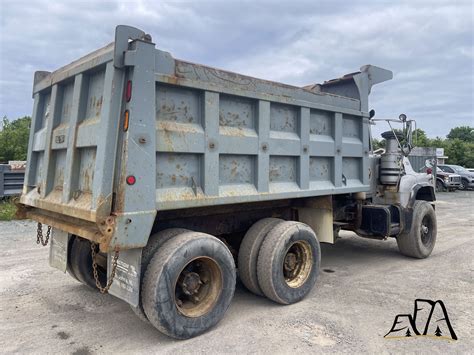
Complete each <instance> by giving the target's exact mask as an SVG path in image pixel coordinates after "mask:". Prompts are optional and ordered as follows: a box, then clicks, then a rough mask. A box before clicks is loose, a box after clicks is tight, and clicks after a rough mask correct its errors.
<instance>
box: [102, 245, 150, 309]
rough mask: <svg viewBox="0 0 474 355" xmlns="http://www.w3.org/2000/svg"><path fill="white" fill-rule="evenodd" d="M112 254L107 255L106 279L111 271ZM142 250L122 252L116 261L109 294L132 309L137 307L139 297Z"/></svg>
mask: <svg viewBox="0 0 474 355" xmlns="http://www.w3.org/2000/svg"><path fill="white" fill-rule="evenodd" d="M113 255H114V253H113V252H112V253H108V254H107V278H109V277H110V271H111V270H112V259H113ZM141 263H142V249H141V248H138V249H128V250H122V251H121V252H120V254H119V258H118V260H117V270H116V272H115V278H114V282H113V283H112V286H110V289H109V293H110V294H111V295H113V296H115V297H118V298H120V299H121V300H124V301H125V302H127V303H129V304H131V305H132V306H134V307H137V306H138V301H139V296H140V271H141Z"/></svg>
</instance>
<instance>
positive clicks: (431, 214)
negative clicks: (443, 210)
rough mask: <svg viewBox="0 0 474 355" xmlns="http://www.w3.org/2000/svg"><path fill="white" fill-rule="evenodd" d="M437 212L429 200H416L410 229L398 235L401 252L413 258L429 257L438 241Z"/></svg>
mask: <svg viewBox="0 0 474 355" xmlns="http://www.w3.org/2000/svg"><path fill="white" fill-rule="evenodd" d="M437 230H438V229H437V223H436V214H435V211H434V209H433V206H431V204H430V203H429V202H427V201H415V204H414V205H413V217H412V223H411V228H410V231H408V232H404V233H402V234H400V235H399V236H398V237H397V244H398V249H399V250H400V253H402V254H403V255H406V256H410V257H412V258H418V259H424V258H427V257H428V256H429V255H430V254H431V252H432V251H433V248H434V246H435V243H436V235H437Z"/></svg>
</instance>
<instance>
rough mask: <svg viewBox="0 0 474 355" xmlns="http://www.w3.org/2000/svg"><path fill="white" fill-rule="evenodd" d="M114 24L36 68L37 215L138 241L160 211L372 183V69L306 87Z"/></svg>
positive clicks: (32, 198)
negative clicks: (108, 39)
mask: <svg viewBox="0 0 474 355" xmlns="http://www.w3.org/2000/svg"><path fill="white" fill-rule="evenodd" d="M119 27H121V29H120V28H118V30H117V34H116V40H115V43H112V44H110V45H108V46H106V47H104V48H102V49H99V50H98V51H96V52H93V53H91V54H89V55H87V56H86V57H84V58H81V59H79V60H78V61H76V62H73V63H71V64H70V65H68V66H66V67H63V68H61V69H59V70H57V71H55V72H53V73H46V72H37V73H36V76H35V85H34V90H33V97H34V110H33V116H32V126H31V134H30V144H29V148H28V149H29V150H28V166H27V170H26V177H25V185H24V189H23V195H22V198H21V202H22V203H23V204H25V205H26V206H28V207H29V213H31V214H35V213H36V214H37V215H38V214H41V215H42V216H43V217H42V218H44V219H43V220H44V221H45V222H50V224H52V223H53V222H54V221H56V223H59V222H58V221H59V220H60V221H61V223H62V226H63V229H64V230H69V231H70V232H72V230H71V228H70V227H68V228H69V229H68V228H66V227H64V226H67V225H74V224H75V225H76V226H77V225H79V224H80V225H81V226H82V227H81V228H82V229H83V230H88V231H87V232H84V231H82V230H81V231H77V230H76V232H81V233H83V234H85V235H86V236H87V237H89V238H91V239H93V238H100V236H101V235H104V234H107V231H110V233H109V234H108V238H109V239H110V238H112V235H115V236H114V238H115V239H116V242H117V243H119V244H120V243H121V245H122V246H124V245H126V246H128V247H132V246H139V245H143V240H142V239H140V240H134V241H130V240H129V239H130V238H129V237H127V236H130V233H132V231H134V232H138V230H140V232H144V231H143V230H142V229H144V230H150V229H151V225H152V224H153V221H154V218H155V215H156V211H160V210H170V209H183V208H194V207H199V206H213V205H221V204H233V203H242V202H256V201H262V200H273V199H286V198H299V197H308V196H318V195H328V194H339V193H348V192H359V191H367V190H368V189H369V173H370V172H369V167H368V150H369V136H368V127H367V125H368V124H369V118H368V117H369V114H368V112H367V111H368V109H367V96H368V94H369V92H370V86H371V85H372V84H374V83H377V81H376V79H375V76H376V75H375V74H376V73H375V72H374V73H375V74H374V75H373V78H372V79H371V78H370V77H369V72H370V71H371V70H374V69H373V68H374V67H370V66H367V67H364V68H362V70H361V72H357V73H353V74H350V75H349V76H346V77H343V78H341V79H340V80H339V81H336V82H334V81H333V82H328V83H326V84H323V85H317V86H311V87H308V88H299V87H294V86H290V85H285V84H281V83H276V82H271V81H266V80H261V79H256V78H253V77H249V76H244V75H240V74H235V73H232V72H228V71H224V70H220V69H215V68H211V67H207V66H202V65H198V64H193V63H189V62H186V61H181V60H177V59H174V58H173V57H172V56H171V55H170V54H169V53H167V52H164V51H161V50H158V49H156V48H155V45H154V44H153V43H151V42H150V41H149V40H148V38H146V37H143V36H142V37H139V36H138V35H141V32H140V31H138V30H136V29H133V30H130V28H129V27H126V26H119ZM134 31H135V32H134ZM137 31H138V32H137ZM129 38H132V39H133V41H129V40H128V39H129ZM376 69H377V68H376ZM371 80H372V81H371ZM384 80H385V79H384ZM342 95H345V96H342ZM129 177H131V178H133V179H135V181H134V183H133V184H131V183H130V182H131V181H132V180H129V179H128V178H129ZM132 215H133V216H134V217H133V220H134V222H135V221H138V222H139V224H140V223H141V224H142V226H141V227H133V226H131V225H130V223H129V226H127V225H126V224H127V221H128V220H131V217H130V216H132ZM45 216H46V217H45ZM110 218H112V219H115V218H118V219H120V221H119V220H114V221H111V219H110ZM144 225H146V227H144ZM120 226H121V227H120ZM120 228H122V229H123V230H126V232H124V233H125V235H122V236H117V232H118V230H119V229H120ZM134 228H135V229H134ZM136 228H138V229H136ZM92 235H95V237H92ZM147 237H148V236H147Z"/></svg>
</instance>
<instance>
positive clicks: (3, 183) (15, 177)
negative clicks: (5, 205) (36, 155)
mask: <svg viewBox="0 0 474 355" xmlns="http://www.w3.org/2000/svg"><path fill="white" fill-rule="evenodd" d="M24 180H25V171H24V170H11V167H10V165H8V164H0V198H4V197H9V196H17V195H20V194H21V191H22V189H23V181H24Z"/></svg>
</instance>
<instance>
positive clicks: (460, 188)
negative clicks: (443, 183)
mask: <svg viewBox="0 0 474 355" xmlns="http://www.w3.org/2000/svg"><path fill="white" fill-rule="evenodd" d="M467 186H468V182H467V181H466V180H464V179H462V180H461V185H460V186H459V187H458V189H459V190H467Z"/></svg>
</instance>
